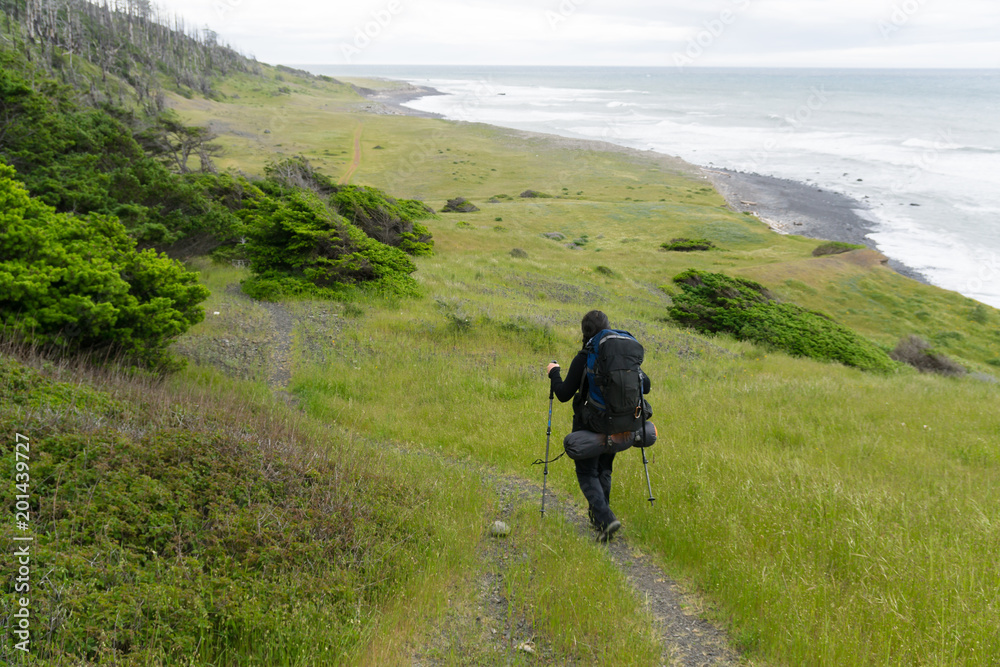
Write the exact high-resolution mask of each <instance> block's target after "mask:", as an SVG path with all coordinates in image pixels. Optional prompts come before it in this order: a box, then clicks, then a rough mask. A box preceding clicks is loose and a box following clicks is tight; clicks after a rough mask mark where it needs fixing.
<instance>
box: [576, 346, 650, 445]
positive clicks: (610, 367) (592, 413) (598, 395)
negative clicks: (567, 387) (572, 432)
mask: <svg viewBox="0 0 1000 667" xmlns="http://www.w3.org/2000/svg"><path fill="white" fill-rule="evenodd" d="M583 351H584V352H586V353H587V372H586V374H585V376H584V378H585V379H586V381H587V392H586V396H585V397H584V400H583V405H582V412H581V417H582V418H583V423H584V424H585V425H586V427H587V429H588V430H591V431H594V432H596V433H604V434H607V435H614V434H616V433H623V432H626V431H639V430H641V429H642V428H643V425H642V422H643V421H644V420H646V419H649V418H650V417H651V416H652V415H653V411H652V409H651V408H650V406H649V403H647V402H646V400H645V399H643V397H642V385H643V378H644V377H645V376H644V375H643V372H642V368H641V366H642V361H643V358H644V357H645V350H643V348H642V345H641V344H640V343H639V341H637V340H636V339H635V337H634V336H633V335H632V334H630V333H629V332H627V331H618V330H616V329H604V330H602V331H599V332H597V333H596V334H595V335H594V337H593V338H591V339H590V340H589V341H588V342H587V344H586V345H585V346H584V348H583Z"/></svg>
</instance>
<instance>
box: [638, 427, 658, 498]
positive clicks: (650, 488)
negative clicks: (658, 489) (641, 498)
mask: <svg viewBox="0 0 1000 667" xmlns="http://www.w3.org/2000/svg"><path fill="white" fill-rule="evenodd" d="M642 435H643V439H645V437H646V434H645V428H643V434H642ZM641 449H642V467H643V468H645V469H646V488H647V489H649V506H650V507H652V506H653V501H654V500H656V498H654V497H653V485H652V484H651V483H650V481H649V462H648V461H647V460H646V448H645V447H642V448H641Z"/></svg>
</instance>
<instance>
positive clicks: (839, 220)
mask: <svg viewBox="0 0 1000 667" xmlns="http://www.w3.org/2000/svg"><path fill="white" fill-rule="evenodd" d="M701 172H702V174H703V175H704V177H705V178H706V179H708V181H709V182H711V183H712V185H713V186H714V187H715V189H716V190H717V191H718V192H719V194H721V195H722V197H723V198H724V199H725V200H726V203H727V204H729V207H730V208H731V209H733V210H734V211H737V212H740V213H751V214H753V215H755V216H756V217H758V218H760V219H761V220H762V221H763V222H765V223H767V226H768V227H770V228H771V229H772V230H774V231H776V232H778V233H779V234H797V235H799V236H806V237H808V238H811V239H817V240H823V241H842V242H844V243H856V244H858V245H864V246H867V247H869V248H871V249H872V250H876V251H877V250H878V248H877V247H876V246H875V242H874V241H872V240H871V238H869V236H868V235H869V234H871V233H872V232H873V231H875V227H876V223H875V222H873V221H872V220H870V219H869V218H867V217H865V216H863V215H862V214H861V213H860V212H861V211H865V210H867V209H868V208H869V207H868V205H867V204H865V203H864V202H861V201H859V200H857V199H854V198H853V197H850V196H848V195H845V194H842V193H839V192H833V191H832V190H824V189H822V188H819V187H817V186H815V185H810V184H809V183H803V182H801V181H793V180H790V179H785V178H778V177H776V176H764V175H761V174H755V173H746V172H740V171H734V170H731V169H723V168H718V167H713V168H711V169H709V168H708V167H701ZM888 266H889V268H891V269H892V270H894V271H895V272H896V273H899V274H902V275H904V276H906V277H908V278H912V279H913V280H917V281H919V282H922V283H924V284H927V285H929V284H931V283H930V281H929V280H928V279H927V277H926V276H924V275H923V274H922V273H920V272H919V271H917V270H916V269H913V268H911V267H909V266H907V265H906V264H903V263H902V262H900V261H898V260H896V259H893V258H891V257H890V258H889V261H888Z"/></svg>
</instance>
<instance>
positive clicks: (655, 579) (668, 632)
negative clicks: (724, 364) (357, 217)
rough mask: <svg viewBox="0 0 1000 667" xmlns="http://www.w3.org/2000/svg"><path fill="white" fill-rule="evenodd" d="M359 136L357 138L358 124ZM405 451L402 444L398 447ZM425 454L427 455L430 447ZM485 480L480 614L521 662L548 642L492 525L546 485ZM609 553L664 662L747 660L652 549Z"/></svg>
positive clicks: (692, 664) (279, 315)
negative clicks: (508, 576) (488, 512)
mask: <svg viewBox="0 0 1000 667" xmlns="http://www.w3.org/2000/svg"><path fill="white" fill-rule="evenodd" d="M357 137H358V138H357V139H356V141H360V138H359V137H360V127H359V129H358V135H357ZM261 304H262V305H263V306H264V307H265V308H266V309H267V310H268V312H269V313H270V315H271V318H272V327H271V332H272V340H271V344H270V345H268V346H267V348H268V349H269V350H270V355H271V359H270V363H269V367H270V369H271V372H270V373H269V384H270V385H271V388H272V389H273V390H274V391H275V392H276V393H278V394H279V395H282V396H285V397H286V398H288V399H290V398H291V397H290V396H289V394H288V393H287V383H288V381H289V380H290V379H291V362H292V354H291V353H292V343H293V333H294V330H295V324H296V322H295V320H296V316H295V314H294V313H292V312H291V310H290V309H289V308H288V307H287V306H285V305H284V304H282V303H264V302H261ZM400 451H402V452H404V453H410V452H407V451H406V450H404V449H400ZM420 455H421V456H426V455H428V454H427V453H426V452H423V453H421V454H420ZM430 455H432V456H438V457H440V459H441V460H442V461H444V462H445V463H447V464H449V465H456V466H462V467H463V468H468V467H469V465H470V464H469V463H468V462H463V461H452V460H450V459H449V458H448V457H446V456H444V455H436V454H430ZM478 471H479V474H480V475H482V477H483V481H484V482H485V483H486V484H487V485H488V486H490V487H492V488H493V489H494V490H495V492H496V494H497V503H496V508H497V509H496V516H494V517H490V518H489V521H488V522H487V525H486V526H484V537H483V539H482V541H481V543H480V546H479V553H480V559H481V561H482V568H481V572H482V573H483V574H482V577H481V579H482V580H481V581H480V582H479V592H480V594H479V599H480V605H481V618H483V619H486V621H487V622H488V623H489V624H490V625H491V626H492V627H493V628H495V629H497V631H496V633H495V635H494V638H493V643H494V649H495V654H496V655H498V656H506V660H507V662H511V661H513V662H519V661H521V660H522V659H523V658H524V657H526V656H525V654H526V653H535V654H537V655H536V657H538V658H543V656H544V654H545V651H544V647H536V646H535V645H534V644H533V643H532V642H533V641H535V633H534V630H533V628H532V627H531V626H530V623H529V622H528V621H527V620H526V619H523V618H520V619H519V618H517V616H516V615H512V610H511V609H510V608H509V603H508V601H507V599H506V597H505V596H504V594H503V591H504V590H505V589H506V582H505V581H504V580H503V574H502V573H503V572H504V570H505V569H506V568H505V563H507V562H509V561H511V559H517V558H520V557H522V554H521V553H520V552H519V550H518V548H517V544H516V542H515V541H512V540H503V539H499V540H498V539H493V538H491V536H490V534H489V527H490V525H492V524H493V522H494V521H504V522H509V519H510V516H511V514H512V512H513V509H514V508H515V507H516V506H517V504H519V503H520V502H522V501H526V500H529V499H530V500H531V501H532V502H539V501H540V500H541V491H542V490H541V485H540V484H538V483H536V482H532V481H529V480H527V479H524V478H521V477H518V476H514V475H507V474H503V473H500V472H497V471H492V470H490V469H488V468H485V467H480V468H479V469H478ZM545 502H546V508H547V509H548V511H551V512H552V513H556V512H558V513H561V514H562V515H563V516H564V517H565V518H566V519H567V520H568V521H570V522H571V523H572V524H573V525H574V526H575V527H576V530H577V533H578V534H579V536H580V539H586V540H593V539H594V533H593V532H592V531H591V529H590V526H589V522H588V521H587V518H586V516H585V515H584V513H583V511H582V509H581V507H580V506H579V503H578V502H574V501H573V500H572V499H565V498H562V497H561V496H560V495H559V494H556V493H553V492H552V491H551V490H547V491H546V501H545ZM608 558H609V561H610V562H611V563H612V564H613V565H614V566H615V567H617V568H618V569H619V570H620V571H621V572H622V573H624V575H625V577H626V578H627V580H628V581H629V582H630V583H631V585H632V587H633V589H634V591H635V595H636V597H637V599H638V600H640V602H641V603H642V604H644V605H645V606H646V607H647V609H648V610H649V611H650V613H651V615H652V616H653V618H654V619H655V623H656V626H657V627H656V630H657V634H658V636H659V637H660V640H661V645H662V646H663V655H662V659H661V663H660V664H661V665H665V666H667V665H669V666H671V667H674V666H681V667H702V666H705V665H741V664H745V662H744V661H743V660H742V659H741V657H740V654H739V652H738V651H737V650H736V649H735V648H734V647H733V643H732V641H731V640H730V639H729V638H728V636H727V635H726V633H725V632H724V631H723V630H721V629H720V628H718V627H716V626H714V625H713V624H711V623H710V622H708V621H706V620H705V619H703V618H700V617H699V616H698V615H697V613H695V612H694V611H692V610H691V607H692V605H685V603H684V602H685V599H686V597H685V595H684V594H683V593H682V592H681V588H680V586H679V585H678V584H677V582H676V581H674V580H673V579H671V578H670V577H669V576H668V575H667V574H666V573H665V572H663V570H662V569H660V568H659V567H658V566H657V565H656V564H655V563H654V561H653V559H652V557H651V556H650V555H649V554H648V553H646V552H644V551H643V550H642V549H641V548H639V547H638V546H634V545H632V544H630V543H629V540H628V537H627V536H619V537H616V538H615V539H614V540H613V541H612V542H611V543H610V544H609V545H608ZM412 664H413V665H414V667H416V666H418V665H419V666H420V667H426V666H427V665H432V664H437V663H436V662H435V661H433V660H428V659H427V658H426V657H424V656H420V655H415V656H414V657H413V663H412Z"/></svg>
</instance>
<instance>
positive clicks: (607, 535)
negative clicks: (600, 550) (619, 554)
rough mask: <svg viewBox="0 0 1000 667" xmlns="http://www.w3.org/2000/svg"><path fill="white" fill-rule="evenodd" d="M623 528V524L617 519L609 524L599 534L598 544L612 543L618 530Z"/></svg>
mask: <svg viewBox="0 0 1000 667" xmlns="http://www.w3.org/2000/svg"><path fill="white" fill-rule="evenodd" d="M621 527H622V522H621V521H619V520H618V519H615V520H614V521H612V522H611V523H609V524H608V525H607V526H605V528H604V529H603V530H601V532H599V533H598V534H597V541H598V542H610V541H611V536H612V535H614V534H615V533H616V532H618V529H619V528H621Z"/></svg>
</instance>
